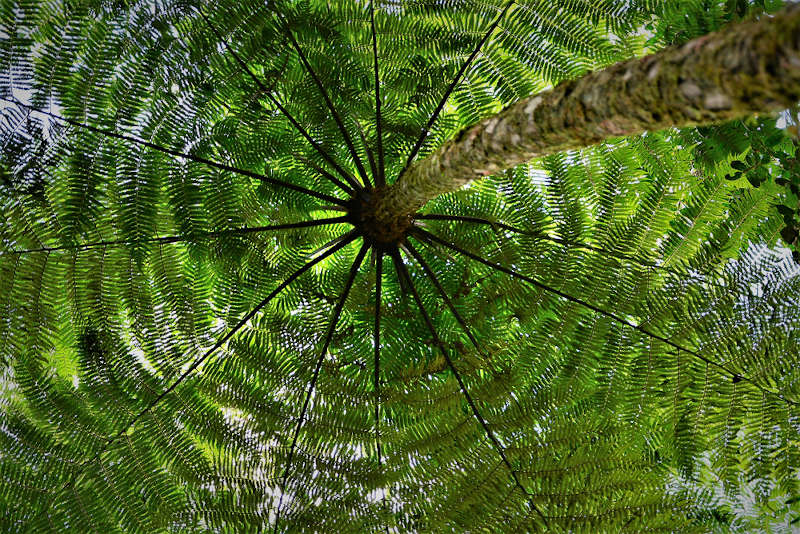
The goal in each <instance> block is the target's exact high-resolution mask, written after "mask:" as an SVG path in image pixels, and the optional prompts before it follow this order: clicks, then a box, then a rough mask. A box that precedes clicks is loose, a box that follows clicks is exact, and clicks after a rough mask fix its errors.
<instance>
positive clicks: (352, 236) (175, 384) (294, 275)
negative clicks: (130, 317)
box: [45, 231, 358, 509]
mask: <svg viewBox="0 0 800 534" xmlns="http://www.w3.org/2000/svg"><path fill="white" fill-rule="evenodd" d="M357 237H358V234H357V233H356V232H355V231H351V232H349V233H348V234H346V239H344V240H343V241H340V242H339V243H338V244H337V245H335V246H333V247H331V248H329V249H328V250H327V251H326V252H325V253H324V254H322V255H321V256H319V257H317V258H314V259H313V260H311V261H309V262H308V263H306V264H305V265H303V266H302V267H300V268H299V269H298V270H296V271H295V272H294V273H292V274H291V275H290V276H289V277H288V278H287V279H286V280H284V281H283V282H281V284H280V285H279V286H278V287H276V288H275V289H274V290H273V291H272V292H271V293H270V294H269V295H267V296H266V297H265V298H264V299H263V300H262V301H261V302H259V303H258V305H257V306H256V307H255V308H253V309H252V310H250V312H248V313H247V314H246V315H245V316H244V317H242V318H241V319H240V320H239V322H238V323H236V325H235V326H234V327H233V328H232V329H231V330H229V331H228V333H227V334H225V335H224V336H223V337H221V338H220V339H219V340H217V342H216V343H214V346H212V347H211V348H210V349H208V350H207V351H206V352H205V353H204V354H203V355H202V356H201V357H200V358H198V359H197V360H195V362H194V363H192V365H191V366H190V367H189V368H188V369H186V371H184V372H183V373H182V374H181V376H179V377H178V378H177V379H176V380H175V381H174V382H173V383H172V384H171V385H170V386H169V387H168V388H167V389H165V390H164V391H163V392H162V393H161V394H160V395H158V397H156V398H155V399H154V400H153V401H151V402H150V404H148V405H147V407H146V408H144V409H143V410H141V411H140V412H139V413H138V414H137V415H136V416H134V418H133V419H131V420H130V421H129V422H128V424H126V425H125V427H123V428H122V429H121V430H120V431H119V432H117V433H116V434H115V435H113V436H111V437H109V438H108V439H107V440H106V443H105V445H103V448H102V449H100V450H99V451H98V452H97V453H96V454H95V455H94V456H93V457H92V458H91V459H89V460H86V461H85V462H83V463H82V464H81V465H80V466H79V467H78V468H77V469H76V470H75V471H74V472H73V475H72V477H71V478H70V479H69V480H68V481H67V482H66V483H65V484H64V485H63V486H62V487H61V490H62V491H63V490H64V489H66V488H68V487H70V486H72V484H73V483H74V481H75V480H76V478H77V477H78V476H80V475H81V474H82V473H83V472H84V470H85V469H86V468H87V467H88V466H89V465H91V464H92V463H94V462H96V461H97V460H98V459H99V458H100V456H101V455H102V454H103V453H105V452H106V451H107V450H108V448H109V447H110V446H111V444H112V443H114V442H115V441H116V440H118V439H119V438H120V437H122V436H123V435H125V434H126V433H127V432H128V430H130V429H131V428H132V427H133V425H135V424H136V422H137V421H139V419H141V418H142V417H143V416H144V415H145V414H146V413H147V412H149V411H151V410H152V409H153V408H155V407H156V405H157V404H158V403H160V402H161V401H162V400H163V399H164V398H166V397H167V395H169V394H170V393H172V392H173V391H174V390H175V388H177V387H178V385H179V384H180V383H181V382H183V381H184V380H186V378H188V376H189V375H190V374H191V373H192V372H193V371H194V370H195V369H197V368H198V367H199V366H200V364H202V363H203V362H204V361H205V360H207V359H208V358H209V357H210V356H211V355H212V354H213V353H214V352H216V351H217V349H219V348H220V347H221V346H222V345H224V344H225V343H226V342H227V341H228V340H229V339H230V338H231V337H233V335H234V334H236V332H238V331H239V330H240V329H241V328H242V327H243V326H244V325H245V324H247V322H248V321H249V320H250V319H252V318H253V316H255V315H256V314H257V313H258V312H259V311H260V310H261V309H263V308H264V306H266V305H267V304H268V303H269V301H270V300H272V299H273V298H275V296H276V295H277V294H278V293H280V292H281V291H283V290H284V289H286V287H287V286H289V284H291V283H292V282H294V281H295V280H297V278H299V277H300V275H302V274H303V273H305V272H306V271H308V270H309V269H311V268H312V267H313V266H314V265H316V264H317V263H319V262H320V261H322V260H323V259H325V258H327V257H328V256H330V255H332V254H334V253H336V252H337V251H339V250H340V249H342V248H343V247H345V246H346V245H347V244H349V243H351V242H353V241H354V240H355V239H356V238H357ZM53 498H55V493H54V497H53ZM51 503H52V499H51ZM49 506H50V503H48V505H47V506H46V507H45V509H47V508H49Z"/></svg>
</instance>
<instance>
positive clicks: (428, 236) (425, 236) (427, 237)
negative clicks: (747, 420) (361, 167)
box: [413, 228, 800, 406]
mask: <svg viewBox="0 0 800 534" xmlns="http://www.w3.org/2000/svg"><path fill="white" fill-rule="evenodd" d="M413 234H414V236H415V237H417V238H418V239H419V237H418V236H421V237H422V239H420V241H421V242H423V243H425V242H428V243H429V242H430V241H434V242H436V243H439V244H441V245H443V246H445V247H447V248H449V249H451V250H453V251H455V252H458V253H459V254H462V255H464V256H467V257H468V258H472V259H473V260H475V261H477V262H479V263H482V264H483V265H486V266H487V267H491V268H492V269H495V270H497V271H500V272H502V273H506V274H508V275H511V276H513V277H515V278H518V279H520V280H522V281H524V282H527V283H529V284H531V285H532V286H534V287H537V288H539V289H541V290H543V291H547V292H549V293H552V294H554V295H558V296H559V297H561V298H562V299H564V300H567V301H569V302H572V303H575V304H578V305H580V306H583V307H584V308H587V309H590V310H592V311H594V312H596V313H599V314H600V315H603V316H605V317H608V318H609V319H612V320H613V321H616V322H618V323H620V324H623V325H625V326H628V327H629V328H632V329H634V330H636V331H638V332H641V333H642V334H644V335H646V336H648V337H650V338H653V339H656V340H658V341H661V342H663V343H666V344H667V345H669V346H670V347H672V348H674V349H677V350H679V351H683V352H685V353H687V354H690V355H692V356H694V357H695V358H697V359H699V360H701V361H703V362H705V363H706V364H708V365H710V366H712V367H715V368H717V369H719V370H720V371H722V372H723V373H725V374H727V375H729V376H730V377H731V378H732V379H733V380H734V382H738V381H740V380H744V381H746V382H749V383H750V384H752V385H753V386H754V387H756V388H757V389H758V390H760V391H762V392H764V393H769V394H770V395H774V396H776V397H778V398H779V399H781V400H783V401H784V402H786V403H787V404H790V405H792V406H796V405H798V404H800V403H798V402H795V401H793V400H791V399H788V398H786V397H785V396H784V395H782V394H781V393H780V392H778V391H773V390H771V389H768V388H765V387H764V386H762V385H760V384H759V383H758V382H756V381H754V380H752V379H750V378H748V377H746V376H744V375H741V374H739V373H736V372H735V371H731V370H730V369H728V368H727V367H725V366H724V365H722V364H720V363H717V362H715V361H713V360H710V359H709V358H707V357H705V356H703V355H702V354H700V353H699V352H697V351H695V350H692V349H689V348H687V347H684V346H682V345H678V344H677V343H675V342H674V341H671V340H670V339H668V338H666V337H664V336H660V335H658V334H656V333H654V332H651V331H650V330H648V329H647V328H644V327H643V326H640V325H637V324H634V323H632V322H630V321H628V320H627V319H624V318H622V317H620V316H619V315H617V314H615V313H612V312H609V311H606V310H604V309H602V308H599V307H597V306H595V305H594V304H590V303H588V302H586V301H584V300H582V299H579V298H577V297H573V296H572V295H568V294H567V293H564V292H563V291H559V290H558V289H555V288H553V287H550V286H548V285H546V284H543V283H542V282H539V281H538V280H535V279H533V278H531V277H530V276H526V275H524V274H522V273H518V272H516V271H514V270H513V269H509V268H508V267H504V266H502V265H500V264H499V263H494V262H492V261H489V260H487V259H485V258H483V257H481V256H479V255H477V254H474V253H472V252H469V251H468V250H464V249H462V248H461V247H459V246H457V245H455V244H453V243H450V242H448V241H445V240H444V239H442V238H440V237H438V236H436V235H434V234H432V233H430V232H427V231H425V230H422V229H421V228H414V229H413ZM429 244H430V243H429Z"/></svg>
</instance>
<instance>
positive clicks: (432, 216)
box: [414, 213, 728, 289]
mask: <svg viewBox="0 0 800 534" xmlns="http://www.w3.org/2000/svg"><path fill="white" fill-rule="evenodd" d="M414 218H415V219H420V220H431V221H459V222H470V223H478V224H485V225H488V226H491V227H493V228H502V229H503V230H508V231H509V232H514V233H516V234H520V235H526V236H530V237H534V238H536V239H542V240H543V241H550V242H551V243H557V244H559V245H564V246H567V247H574V248H581V249H585V250H591V251H592V252H596V253H598V254H603V255H604V256H608V257H611V258H616V259H618V260H621V261H627V262H630V263H635V264H637V265H639V266H641V267H647V268H650V269H658V270H660V271H664V272H667V273H670V274H674V275H676V276H679V277H683V276H685V275H686V274H687V273H686V272H685V271H679V270H678V269H673V268H671V267H666V266H664V265H659V264H657V263H655V262H652V261H643V260H640V259H638V258H635V257H633V256H628V255H626V254H620V253H618V252H614V251H613V250H607V249H604V248H600V247H596V246H594V245H590V244H588V243H582V242H580V241H572V240H569V239H561V238H560V237H554V236H551V235H547V234H545V233H543V232H531V231H527V230H523V229H521V228H517V227H516V226H512V225H509V224H505V223H501V222H497V221H491V220H489V219H484V218H481V217H472V216H469V215H444V214H439V213H425V214H418V215H414ZM709 283H712V282H709ZM712 284H713V283H712ZM714 285H716V284H714ZM719 287H723V288H725V289H728V288H727V287H725V286H719Z"/></svg>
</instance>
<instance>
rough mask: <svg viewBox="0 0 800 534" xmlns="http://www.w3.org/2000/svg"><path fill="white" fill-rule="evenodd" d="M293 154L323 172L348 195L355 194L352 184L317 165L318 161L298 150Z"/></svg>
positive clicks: (322, 173)
mask: <svg viewBox="0 0 800 534" xmlns="http://www.w3.org/2000/svg"><path fill="white" fill-rule="evenodd" d="M292 156H293V157H295V158H297V159H299V160H300V161H302V162H303V163H305V164H306V165H307V166H309V167H311V168H312V169H314V170H315V171H317V172H318V173H319V174H321V175H322V176H324V177H325V178H327V179H328V180H330V181H331V182H333V184H334V185H336V187H338V188H339V189H341V190H342V191H344V192H345V193H347V194H348V195H350V196H353V195H354V194H355V191H354V190H353V189H351V188H350V186H348V185H347V184H345V183H344V182H342V181H341V180H339V179H338V178H337V177H335V176H334V175H332V174H331V173H329V172H328V171H326V170H325V169H323V168H322V167H320V166H319V165H317V164H316V163H314V162H313V161H311V160H310V159H308V158H307V157H305V156H303V155H302V154H298V153H296V152H295V153H293V154H292Z"/></svg>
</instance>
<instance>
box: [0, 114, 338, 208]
mask: <svg viewBox="0 0 800 534" xmlns="http://www.w3.org/2000/svg"><path fill="white" fill-rule="evenodd" d="M0 100H2V101H3V102H8V103H10V104H15V105H17V106H20V107H23V108H25V109H29V110H32V111H35V112H36V113H39V114H41V115H45V116H47V117H50V118H52V119H55V120H57V121H61V122H64V123H66V124H70V125H72V126H75V127H76V128H83V129H86V130H89V131H91V132H95V133H98V134H100V135H105V136H107V137H113V138H114V139H119V140H122V141H129V142H131V143H135V144H137V145H141V146H144V147H147V148H150V149H152V150H157V151H159V152H163V153H164V154H169V155H170V156H174V157H177V158H185V159H188V160H189V161H194V162H195V163H202V164H203V165H208V166H209V167H214V168H215V169H220V170H223V171H228V172H233V173H236V174H241V175H244V176H247V177H250V178H255V179H257V180H261V181H262V182H265V183H268V184H271V185H275V186H279V187H285V188H286V189H291V190H293V191H298V192H300V193H304V194H306V195H309V196H312V197H315V198H318V199H320V200H324V201H326V202H333V203H334V204H339V205H340V206H343V205H345V204H346V202H345V201H344V200H341V199H339V198H336V197H334V196H331V195H327V194H325V193H320V192H317V191H313V190H311V189H308V188H306V187H303V186H301V185H297V184H293V183H291V182H284V181H283V180H278V179H276V178H271V177H269V176H264V175H263V174H259V173H257V172H253V171H248V170H246V169H239V168H236V167H232V166H230V165H226V164H224V163H218V162H216V161H211V160H209V159H206V158H202V157H200V156H195V155H192V154H187V153H184V152H181V151H179V150H173V149H171V148H166V147H162V146H160V145H156V144H155V143H151V142H149V141H145V140H144V139H140V138H138V137H134V136H131V135H126V134H120V133H117V132H114V131H112V130H108V129H105V128H98V127H97V126H92V125H91V124H86V123H83V122H80V121H76V120H74V119H69V118H67V117H62V116H60V115H56V114H55V113H50V112H49V111H41V110H38V109H35V108H33V107H32V106H28V105H27V104H23V103H22V102H19V101H16V100H7V99H5V98H0Z"/></svg>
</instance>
